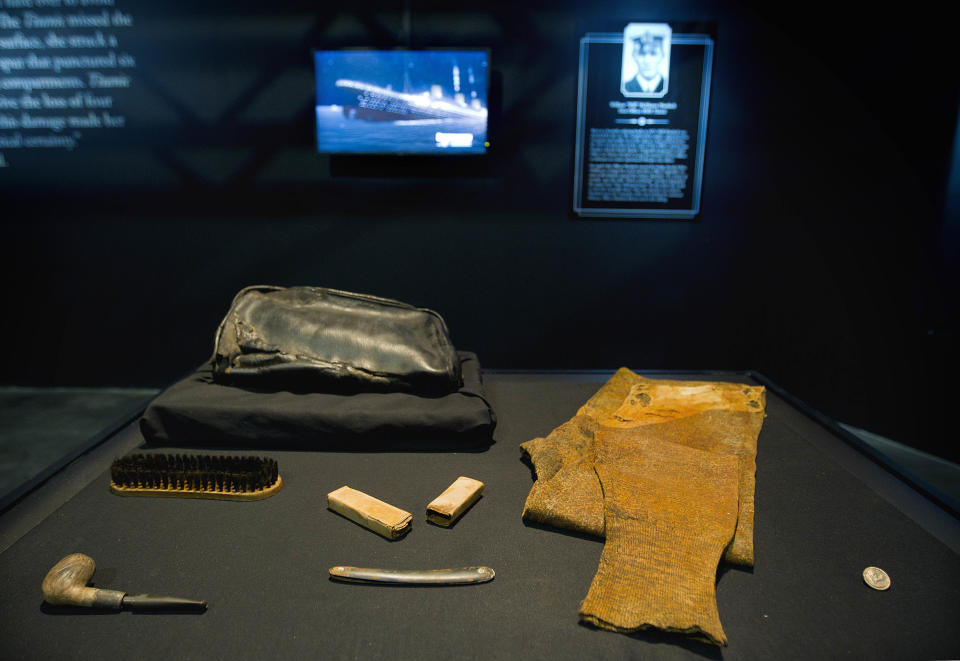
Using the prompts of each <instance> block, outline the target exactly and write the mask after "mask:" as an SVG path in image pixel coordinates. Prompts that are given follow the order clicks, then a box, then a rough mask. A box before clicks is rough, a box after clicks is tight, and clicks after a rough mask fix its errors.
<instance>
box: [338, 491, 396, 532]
mask: <svg viewBox="0 0 960 661" xmlns="http://www.w3.org/2000/svg"><path fill="white" fill-rule="evenodd" d="M327 509H330V510H332V511H334V512H336V513H337V514H342V515H343V516H345V517H347V518H348V519H350V520H351V521H353V522H354V523H358V524H360V525H361V526H363V527H364V528H366V529H368V530H372V531H373V532H375V533H377V534H378V535H382V536H384V537H386V538H387V539H399V538H400V537H403V536H404V535H406V534H407V533H408V532H410V528H411V526H412V525H413V515H412V514H410V512H405V511H403V510H402V509H400V508H399V507H394V506H393V505H390V504H389V503H385V502H383V501H382V500H377V499H376V498H374V497H373V496H368V495H367V494H365V493H363V492H362V491H357V490H356V489H351V488H350V487H347V486H344V487H340V488H339V489H337V490H336V491H331V492H330V493H328V494H327Z"/></svg>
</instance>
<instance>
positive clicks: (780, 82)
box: [0, 0, 960, 460]
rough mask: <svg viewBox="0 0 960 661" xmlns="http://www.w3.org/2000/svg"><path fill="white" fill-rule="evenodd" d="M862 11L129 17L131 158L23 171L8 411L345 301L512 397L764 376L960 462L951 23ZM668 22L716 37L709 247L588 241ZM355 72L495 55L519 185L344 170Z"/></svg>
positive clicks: (504, 158)
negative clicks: (347, 73) (321, 79)
mask: <svg viewBox="0 0 960 661" xmlns="http://www.w3.org/2000/svg"><path fill="white" fill-rule="evenodd" d="M842 4H843V3H834V4H828V3H820V4H817V3H814V4H809V3H807V4H804V5H803V6H802V7H800V6H797V5H790V8H789V9H786V8H782V7H780V8H776V9H771V8H769V7H767V6H766V4H764V5H756V6H754V5H750V4H744V3H738V2H719V3H717V2H705V1H703V2H697V1H693V0H689V1H686V2H671V3H666V2H649V3H640V4H636V3H617V2H606V1H598V2H592V3H572V2H566V3H564V2H560V3H533V4H527V5H525V6H523V7H518V6H513V5H507V4H504V5H496V4H491V3H484V5H483V6H477V5H474V6H473V7H472V8H466V7H463V6H457V7H454V6H453V5H450V4H449V3H439V2H419V1H410V2H406V3H403V2H396V3H386V2H374V3H369V2H367V3H363V5H362V7H359V8H357V9H354V8H353V7H350V6H348V5H342V3H338V4H337V6H336V7H330V8H321V9H319V10H318V9H317V4H316V3H306V2H297V1H294V0H277V1H276V2H273V3H268V4H264V3H262V2H242V1H241V2H231V3H214V2H206V3H200V5H197V4H194V3H187V2H164V3H159V2H157V3H153V2H144V1H143V0H126V2H123V1H121V0H118V2H117V6H118V7H121V8H123V9H124V10H126V11H129V12H131V13H132V14H133V15H134V16H135V19H136V25H135V27H134V28H133V29H131V30H130V31H129V32H128V33H126V36H125V37H124V38H125V39H126V44H127V46H128V48H129V50H130V51H131V52H134V53H135V54H136V55H137V58H138V66H137V69H136V70H135V72H134V76H135V80H136V92H135V93H131V95H130V96H129V98H127V99H125V103H126V107H127V108H128V110H127V115H128V118H129V121H130V122H131V127H130V128H129V129H128V130H126V131H125V132H124V133H123V134H118V136H119V137H116V138H111V137H108V136H106V135H104V136H102V137H98V138H97V140H96V141H93V140H92V141H91V144H90V145H87V146H85V147H84V148H83V149H78V150H76V151H74V152H72V153H62V154H61V155H60V156H58V157H57V159H56V160H51V158H50V154H37V153H34V154H25V153H24V154H17V158H18V159H19V163H18V165H17V167H9V168H4V169H2V170H0V195H2V196H3V198H4V202H3V205H2V208H3V212H2V213H3V215H2V228H0V242H2V246H3V250H4V254H5V262H6V264H7V266H8V269H9V272H8V277H7V283H8V286H7V290H6V292H5V297H4V299H5V300H4V308H5V314H4V348H5V352H4V353H5V356H4V359H3V361H2V365H3V367H2V373H0V381H2V382H4V383H9V384H42V385H99V384H110V385H163V384H165V383H168V382H170V381H171V380H173V379H174V378H176V377H178V376H179V375H181V374H182V373H184V372H185V371H186V370H188V369H190V368H191V367H193V366H195V365H196V364H198V363H199V362H201V361H202V360H203V359H205V358H206V357H207V356H208V355H209V353H210V350H211V347H212V339H213V331H214V329H215V328H216V325H217V323H218V321H219V320H220V318H221V317H222V315H223V313H224V312H225V311H226V308H227V307H228V305H229V302H230V299H231V298H232V296H233V294H234V293H235V292H236V291H237V290H238V289H240V288H241V287H243V286H245V285H248V284H254V283H263V284H286V285H293V284H315V285H323V286H330V287H336V288H342V289H348V290H356V291H363V292H369V293H375V294H379V295H382V296H388V297H393V298H398V299H401V300H404V301H408V302H410V303H414V304H417V305H423V306H427V307H431V308H434V309H437V310H439V311H440V312H442V313H443V314H444V316H445V317H446V319H447V321H448V323H449V325H450V328H451V332H452V335H453V339H454V342H455V343H456V344H457V346H458V347H461V348H464V349H470V350H474V351H477V352H478V353H479V355H480V358H481V361H482V362H483V364H484V365H485V366H488V367H515V368H613V367H616V366H619V365H627V366H630V367H633V368H636V369H686V368H689V369H746V368H750V369H756V370H759V371H761V372H763V373H765V374H766V375H767V376H769V377H770V378H772V379H773V380H774V381H777V382H778V383H780V384H781V385H783V386H784V387H786V388H787V389H789V390H790V391H792V392H793V393H795V394H796V395H798V396H799V397H801V398H802V399H804V400H806V401H807V402H809V403H811V404H812V405H814V406H816V407H818V408H820V409H821V410H823V411H824V412H826V413H828V414H830V415H832V416H834V417H836V418H838V419H840V420H843V421H845V422H849V423H851V424H854V425H857V426H860V427H863V428H866V429H869V430H871V431H875V432H877V433H881V434H885V435H887V436H889V437H891V438H894V439H896V440H900V441H903V442H907V443H911V444H914V445H917V446H918V447H921V448H924V449H926V450H928V451H932V452H935V453H938V454H941V455H943V456H946V457H948V458H952V459H954V460H957V459H958V458H960V453H958V450H957V449H956V447H955V445H954V444H952V443H950V442H949V441H948V440H947V439H949V438H951V437H952V436H953V434H950V435H948V432H949V427H948V418H949V417H950V416H949V407H950V404H951V402H950V399H951V398H950V397H949V396H948V392H949V390H950V377H951V376H952V374H951V372H950V370H949V367H948V366H949V365H950V362H951V360H953V359H955V357H956V355H955V350H954V349H953V346H954V345H955V343H956V330H957V319H956V306H955V302H956V290H955V288H954V287H955V282H956V281H955V276H956V265H955V262H954V260H955V258H956V249H955V246H954V245H953V242H955V240H956V231H955V228H956V220H955V219H951V216H948V215H947V212H946V209H947V205H946V203H945V201H946V190H947V180H948V177H949V173H950V165H951V153H952V151H951V150H952V147H953V137H954V132H955V130H956V126H957V93H958V74H957V68H956V53H955V52H954V50H953V47H952V46H950V45H949V44H950V38H951V37H950V35H949V30H948V27H949V23H948V21H946V18H945V16H944V15H942V13H940V12H938V11H937V10H935V9H934V6H933V5H932V4H931V5H929V6H925V5H923V4H917V5H911V6H910V7H909V8H904V10H903V13H899V14H895V15H894V14H888V13H881V12H879V11H877V10H874V11H872V12H870V13H865V12H862V11H855V10H853V9H851V8H846V7H843V6H835V5H842ZM218 5H219V6H218ZM907 10H909V13H906V11H907ZM638 20H668V21H696V22H711V23H712V24H713V25H714V26H715V28H716V51H715V60H714V79H713V89H712V95H711V107H710V124H709V129H708V139H707V150H706V167H705V174H704V182H703V199H702V213H701V214H700V216H699V218H698V219H697V220H696V221H694V222H668V221H649V220H646V221H644V220H635V221H619V220H616V221H611V220H578V219H576V218H574V217H573V216H572V214H571V212H570V207H571V197H572V192H571V186H572V164H573V148H574V144H573V143H574V139H573V138H574V131H575V104H576V76H577V52H578V39H579V37H580V36H581V35H582V34H583V33H585V32H587V31H619V30H620V29H622V26H623V25H624V24H625V23H627V22H630V21H638ZM348 46H373V47H394V46H413V47H418V46H466V47H473V46H479V47H489V48H490V49H491V59H492V68H493V70H494V73H495V77H496V80H497V81H498V86H497V87H498V89H499V96H500V102H499V113H498V114H497V119H498V121H497V125H496V127H495V129H496V132H495V133H494V134H493V136H492V141H493V153H492V155H491V157H490V158H489V159H488V160H487V161H486V162H485V164H484V165H482V166H481V167H480V168H479V169H476V168H475V169H474V170H473V171H470V172H467V171H463V170H462V169H461V170H459V171H458V170H457V168H453V169H452V170H453V171H452V172H451V171H449V170H448V169H441V170H439V171H438V170H437V169H436V168H430V167H429V166H428V165H429V164H428V165H424V164H422V163H421V164H416V163H415V164H414V165H413V166H404V167H403V168H402V171H400V170H401V168H396V167H395V164H396V161H394V160H389V159H387V160H382V159H381V160H378V161H377V162H372V161H370V160H367V161H365V162H361V163H360V164H359V166H358V164H357V163H355V162H347V163H346V164H344V163H343V162H342V161H337V160H334V161H331V159H330V158H329V157H325V156H319V155H317V154H315V153H314V148H313V131H312V95H313V81H312V63H311V58H310V50H311V49H312V48H336V47H348ZM94 142H95V143H96V144H93V143H94ZM7 160H11V155H10V154H8V155H7ZM364 168H366V170H364ZM954 213H955V212H954ZM951 228H953V229H951ZM945 241H946V242H948V243H949V244H950V245H945V243H944V242H945Z"/></svg>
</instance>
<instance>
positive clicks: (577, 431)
mask: <svg viewBox="0 0 960 661" xmlns="http://www.w3.org/2000/svg"><path fill="white" fill-rule="evenodd" d="M641 380H642V377H639V376H637V375H636V374H634V373H633V372H631V371H630V370H628V369H627V368H625V367H622V368H620V369H619V370H617V373H616V374H614V375H613V377H612V378H611V379H610V380H609V381H607V383H606V384H604V386H603V387H602V388H600V390H599V391H597V392H596V393H595V394H594V395H593V397H591V398H590V399H589V400H588V401H587V402H586V403H585V404H584V405H583V406H582V407H580V410H579V411H577V415H576V416H574V417H573V418H572V419H570V420H568V421H567V422H565V423H563V424H562V425H560V426H559V427H557V428H556V429H554V430H553V431H552V432H550V434H549V435H548V436H547V437H546V438H535V439H533V440H532V441H527V442H526V443H523V444H522V445H521V446H520V449H521V450H522V451H523V452H524V453H525V454H526V455H527V457H529V459H530V461H531V463H532V464H533V467H534V469H535V470H536V472H537V480H536V482H534V483H533V487H531V489H530V494H529V495H528V496H527V502H526V504H525V505H524V508H523V520H524V521H526V522H528V523H541V524H543V525H548V526H553V527H555V528H561V529H563V530H573V531H576V532H581V533H585V534H588V535H596V536H598V537H602V536H603V494H602V493H601V491H600V482H599V480H597V474H596V473H595V472H594V470H593V433H594V431H595V430H596V428H597V418H598V417H599V416H600V415H608V414H610V413H613V412H614V411H616V410H617V409H618V408H619V407H620V405H621V404H622V403H623V400H624V398H626V396H627V393H629V392H630V388H631V387H632V386H633V385H635V384H637V383H640V381H641Z"/></svg>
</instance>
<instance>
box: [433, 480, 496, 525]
mask: <svg viewBox="0 0 960 661" xmlns="http://www.w3.org/2000/svg"><path fill="white" fill-rule="evenodd" d="M482 493H483V482H480V481H479V480H474V479H473V478H469V477H463V476H462V475H461V476H460V477H458V478H457V479H456V481H455V482H454V483H453V484H451V485H450V486H449V487H447V490H446V491H444V492H443V493H442V494H440V495H439V496H437V497H436V498H435V499H434V501H433V502H432V503H430V504H429V505H427V521H429V522H430V523H435V524H437V525H438V526H445V527H446V526H452V525H453V524H454V523H455V522H456V520H457V519H459V518H460V517H461V516H463V513H464V512H466V511H467V510H468V509H470V506H471V505H473V504H474V503H475V502H477V500H478V499H479V498H480V494H482Z"/></svg>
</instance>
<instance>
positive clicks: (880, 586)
mask: <svg viewBox="0 0 960 661" xmlns="http://www.w3.org/2000/svg"><path fill="white" fill-rule="evenodd" d="M863 580H864V582H865V583H866V584H867V585H869V586H870V587H872V588H873V589H874V590H886V589H887V588H889V587H890V577H889V576H888V575H887V572H885V571H883V570H882V569H880V568H879V567H867V568H866V569H864V570H863Z"/></svg>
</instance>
